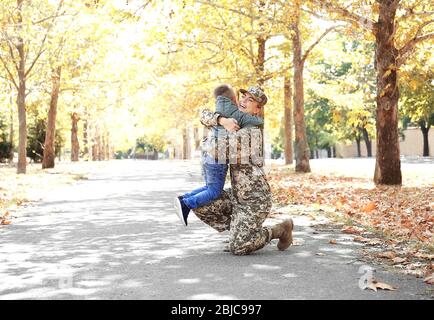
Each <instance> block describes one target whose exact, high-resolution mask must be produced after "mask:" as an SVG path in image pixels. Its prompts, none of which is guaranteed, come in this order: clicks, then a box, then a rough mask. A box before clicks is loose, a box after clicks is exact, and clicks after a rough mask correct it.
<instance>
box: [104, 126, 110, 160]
mask: <svg viewBox="0 0 434 320" xmlns="http://www.w3.org/2000/svg"><path fill="white" fill-rule="evenodd" d="M104 140H105V147H104V150H105V154H104V159H105V160H110V136H109V133H108V132H106V134H105V139H104Z"/></svg>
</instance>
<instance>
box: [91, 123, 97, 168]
mask: <svg viewBox="0 0 434 320" xmlns="http://www.w3.org/2000/svg"><path fill="white" fill-rule="evenodd" d="M92 131H93V132H92V161H97V160H98V148H97V147H98V146H97V144H98V128H97V127H96V126H95V125H93V126H92Z"/></svg>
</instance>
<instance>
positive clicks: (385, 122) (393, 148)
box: [374, 0, 402, 185]
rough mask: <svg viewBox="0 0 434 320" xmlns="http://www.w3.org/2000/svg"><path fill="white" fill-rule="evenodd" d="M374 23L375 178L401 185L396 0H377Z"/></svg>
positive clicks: (379, 181) (377, 181) (388, 183)
mask: <svg viewBox="0 0 434 320" xmlns="http://www.w3.org/2000/svg"><path fill="white" fill-rule="evenodd" d="M379 2H380V11H379V17H378V22H377V23H376V25H375V31H374V34H375V39H376V41H375V42H376V50H375V56H376V68H377V99H376V100H377V126H376V127H377V155H376V163H375V174H374V182H375V183H376V184H386V185H401V184H402V176H401V161H400V158H399V155H400V153H399V138H398V99H399V89H398V73H397V69H396V66H397V56H398V50H397V49H396V47H395V31H396V25H395V14H396V10H397V7H398V3H399V1H398V0H380V1H379Z"/></svg>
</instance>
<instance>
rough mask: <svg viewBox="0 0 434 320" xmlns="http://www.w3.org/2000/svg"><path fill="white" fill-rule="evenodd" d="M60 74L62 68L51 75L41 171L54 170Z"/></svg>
mask: <svg viewBox="0 0 434 320" xmlns="http://www.w3.org/2000/svg"><path fill="white" fill-rule="evenodd" d="M61 73H62V67H56V68H54V69H53V70H52V73H51V100H50V109H49V110H48V119H47V129H46V131H45V143H44V153H43V159H42V169H48V168H54V160H55V157H56V155H55V154H56V153H55V150H54V140H55V137H56V116H57V102H58V100H59V91H60V77H61Z"/></svg>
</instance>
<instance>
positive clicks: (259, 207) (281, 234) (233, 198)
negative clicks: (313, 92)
mask: <svg viewBox="0 0 434 320" xmlns="http://www.w3.org/2000/svg"><path fill="white" fill-rule="evenodd" d="M240 91H241V92H242V93H243V94H244V97H243V99H244V104H245V105H248V104H249V102H248V101H246V99H249V98H250V100H251V102H252V98H253V99H254V100H253V102H252V104H251V105H252V106H254V104H255V103H256V104H257V106H258V107H259V106H261V105H262V106H263V105H264V104H265V103H266V99H267V98H266V96H265V94H264V93H263V92H262V90H260V89H259V88H258V87H251V88H249V90H247V91H246V90H244V91H242V90H240ZM241 103H243V100H241ZM245 112H248V110H247V111H245ZM223 120H231V119H225V118H222V117H220V116H219V114H217V113H213V112H211V111H209V110H203V111H202V114H201V123H202V124H203V125H205V126H207V127H211V126H215V125H217V124H218V123H219V124H221V125H224V124H223ZM222 146H223V147H222ZM205 149H206V150H207V152H208V153H210V154H214V156H216V157H217V158H219V159H220V160H221V159H222V158H223V159H227V157H229V164H230V166H229V168H230V177H231V185H232V188H229V189H225V190H223V192H222V194H221V196H220V197H219V198H218V199H217V200H215V201H214V202H212V203H210V204H208V205H205V206H203V207H199V208H196V209H193V212H194V213H195V214H196V216H197V217H198V218H199V219H201V220H202V221H203V222H205V223H206V224H208V225H210V226H211V227H213V228H214V229H215V230H217V231H219V232H223V231H226V230H229V234H230V236H229V250H230V251H231V252H232V253H233V254H236V255H247V254H249V253H251V252H253V251H256V250H259V249H261V248H263V247H264V246H265V245H267V244H268V243H269V242H270V241H271V239H279V243H278V245H277V246H278V248H279V249H280V250H285V249H286V248H288V247H289V246H290V245H291V243H292V229H293V222H292V220H288V221H285V222H283V223H281V224H279V225H277V226H275V227H272V228H270V227H263V226H262V225H263V223H264V221H265V219H266V218H267V216H268V215H269V213H270V210H271V205H272V200H271V190H270V186H269V184H268V182H267V179H266V177H265V172H264V170H263V168H262V167H263V157H262V138H261V131H260V130H259V129H258V128H243V129H240V130H239V131H237V132H231V133H230V134H229V136H228V139H227V141H224V142H222V141H217V142H216V141H207V142H206V147H205Z"/></svg>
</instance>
